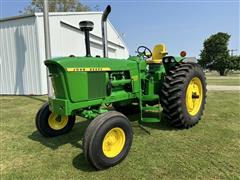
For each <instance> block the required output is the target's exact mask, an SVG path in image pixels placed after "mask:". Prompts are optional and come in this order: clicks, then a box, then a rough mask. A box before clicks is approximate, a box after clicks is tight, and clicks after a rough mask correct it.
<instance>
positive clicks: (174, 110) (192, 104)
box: [160, 63, 207, 128]
mask: <svg viewBox="0 0 240 180" xmlns="http://www.w3.org/2000/svg"><path fill="white" fill-rule="evenodd" d="M206 91H207V90H206V78H205V75H204V72H203V70H202V68H201V67H200V66H199V65H198V64H196V63H180V64H179V65H176V66H175V67H173V68H172V69H171V70H170V71H169V73H168V75H166V77H165V80H164V82H163V84H162V89H161V94H160V102H161V105H162V107H163V117H164V119H166V120H167V121H169V122H170V123H171V124H172V125H173V126H175V127H179V128H190V127H192V126H194V125H195V124H197V123H198V121H199V120H200V119H201V116H202V114H203V110H204V107H205V103H206Z"/></svg>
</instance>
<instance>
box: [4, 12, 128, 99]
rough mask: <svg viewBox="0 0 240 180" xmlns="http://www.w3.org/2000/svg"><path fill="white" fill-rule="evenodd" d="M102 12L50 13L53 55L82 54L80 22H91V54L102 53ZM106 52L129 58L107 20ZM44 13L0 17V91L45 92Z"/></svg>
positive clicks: (83, 47) (122, 43) (20, 93)
mask: <svg viewBox="0 0 240 180" xmlns="http://www.w3.org/2000/svg"><path fill="white" fill-rule="evenodd" d="M101 16H102V13H101V12H66V13H65V12H63V13H49V24H50V36H51V40H50V41H51V50H52V57H61V56H69V55H75V56H85V52H86V51H85V44H84V34H83V33H82V32H81V31H79V22H80V21H84V20H89V21H92V22H94V29H93V31H91V34H90V43H91V54H92V56H96V55H100V56H101V57H102V56H103V55H102V54H103V51H102V34H101ZM107 32H108V55H109V57H111V58H128V56H129V53H128V49H127V47H126V45H125V43H124V42H123V40H122V39H121V37H120V35H119V34H118V32H117V31H116V30H115V28H114V27H113V26H112V24H111V23H110V22H109V21H108V29H107ZM44 60H45V48H44V29H43V14H42V13H35V14H33V15H24V16H16V17H10V18H4V19H0V94H13V95H42V94H47V80H46V67H45V65H44V63H43V62H44Z"/></svg>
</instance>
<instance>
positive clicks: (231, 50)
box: [230, 49, 238, 56]
mask: <svg viewBox="0 0 240 180" xmlns="http://www.w3.org/2000/svg"><path fill="white" fill-rule="evenodd" d="M237 50H238V49H230V52H231V56H233V52H234V51H237Z"/></svg>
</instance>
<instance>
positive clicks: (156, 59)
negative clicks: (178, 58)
mask: <svg viewBox="0 0 240 180" xmlns="http://www.w3.org/2000/svg"><path fill="white" fill-rule="evenodd" d="M167 54H168V53H167V48H166V46H165V45H164V44H157V45H155V46H154V48H153V52H152V59H151V60H147V64H161V63H162V58H163V57H164V56H166V55H167Z"/></svg>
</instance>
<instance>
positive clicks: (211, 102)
mask: <svg viewBox="0 0 240 180" xmlns="http://www.w3.org/2000/svg"><path fill="white" fill-rule="evenodd" d="M45 99H46V97H23V96H22V97H21V96H16V97H12V96H1V97H0V102H1V113H0V114H1V120H0V121H1V124H0V126H1V131H0V135H1V144H0V145H1V151H0V152H1V162H0V169H1V179H196V178H198V179H204V180H205V179H227V178H228V179H239V178H240V168H239V167H240V155H239V154H240V122H239V116H240V114H239V109H240V94H239V92H209V93H208V97H207V106H206V110H205V113H204V116H203V118H202V120H201V121H200V122H199V124H197V125H196V126H195V127H193V128H192V129H189V130H176V129H173V128H171V127H170V126H168V124H167V123H166V122H164V121H162V122H161V123H160V124H159V123H158V124H148V125H146V126H144V128H145V130H144V129H142V128H140V127H139V126H138V124H137V122H136V121H133V120H134V119H136V118H137V117H136V116H135V117H134V116H132V117H130V119H131V120H132V126H133V130H134V141H133V145H132V148H131V151H130V153H129V155H128V156H127V158H126V159H125V160H124V161H123V162H122V163H121V164H119V165H117V166H115V167H113V168H110V169H108V170H105V171H95V170H94V169H93V168H92V167H91V166H89V164H87V163H86V162H85V160H84V156H83V151H82V137H83V133H84V129H85V128H86V126H87V124H88V122H87V121H85V120H83V119H78V122H77V123H76V125H75V126H74V128H73V130H72V131H71V132H70V133H68V134H66V135H63V136H61V137H56V138H44V137H42V136H41V135H40V134H39V133H38V132H37V131H36V128H35V124H34V118H35V114H36V112H37V110H38V108H39V107H40V106H41V105H42V104H43V101H45Z"/></svg>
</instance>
